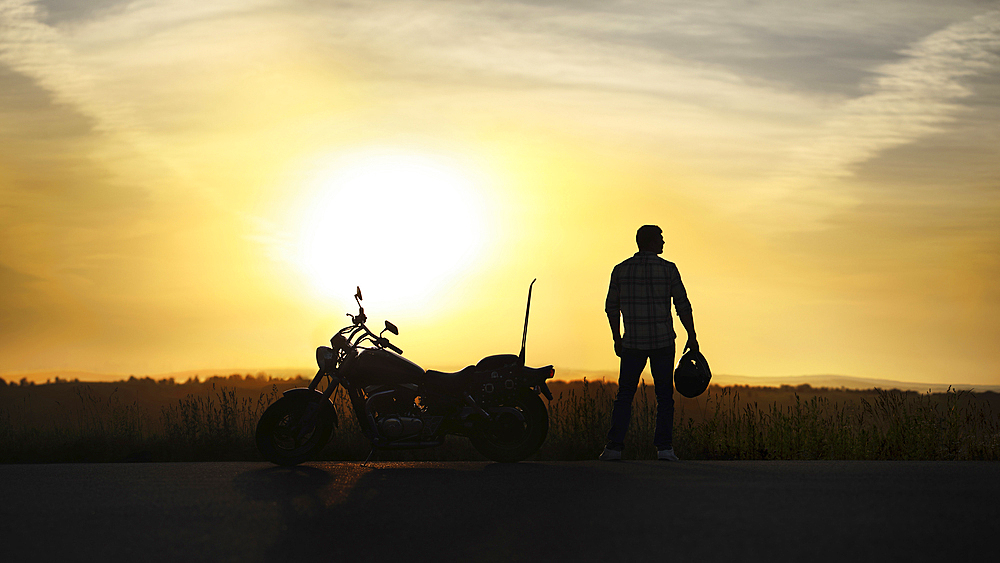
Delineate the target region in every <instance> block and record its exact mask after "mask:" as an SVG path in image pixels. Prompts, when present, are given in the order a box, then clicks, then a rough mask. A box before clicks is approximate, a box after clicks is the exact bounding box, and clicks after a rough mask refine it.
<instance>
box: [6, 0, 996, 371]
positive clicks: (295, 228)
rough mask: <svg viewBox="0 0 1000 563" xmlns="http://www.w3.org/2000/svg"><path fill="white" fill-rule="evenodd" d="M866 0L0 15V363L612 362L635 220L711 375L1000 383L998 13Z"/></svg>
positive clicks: (147, 8) (308, 4)
mask: <svg viewBox="0 0 1000 563" xmlns="http://www.w3.org/2000/svg"><path fill="white" fill-rule="evenodd" d="M867 4H868V3H857V2H847V1H829V2H823V1H820V2H806V3H803V2H793V1H790V0H785V1H774V2H757V3H746V2H741V1H737V0H719V1H712V0H701V1H698V2H615V1H601V2H589V1H582V2H581V1H573V2H568V1H567V2H530V1H526V2H510V1H495V2H493V1H485V2H475V3H463V2H451V1H428V0H409V1H391V0H383V1H378V2H315V1H306V0H303V1H253V0H238V1H237V0H197V1H194V0H164V1H157V2H151V1H134V2H128V1H118V0H99V1H90V2H73V1H71V0H47V1H38V2H28V1H23V0H0V374H13V373H20V372H26V371H32V370H54V369H74V370H86V371H94V372H101V373H121V374H127V373H135V374H158V373H165V372H170V371H180V370H189V369H200V368H211V367H223V366H225V367H230V366H231V367H245V368H248V369H255V370H256V369H266V368H277V367H298V366H309V365H310V363H311V361H312V357H313V352H312V350H313V348H314V347H315V346H318V345H321V344H323V343H324V342H325V341H326V340H327V339H328V338H329V336H330V335H331V334H332V333H333V332H335V331H336V330H337V329H338V328H340V327H341V326H342V325H343V324H344V323H345V322H346V317H345V316H344V313H345V312H348V311H351V310H352V305H353V300H352V299H351V296H352V295H353V290H354V286H355V285H361V287H362V290H363V291H364V294H365V305H366V311H367V312H368V314H369V316H370V317H371V318H372V319H373V323H374V324H375V325H378V324H380V323H381V320H382V319H384V318H387V319H389V320H391V321H393V322H394V323H395V324H396V325H398V326H399V328H400V336H399V337H397V338H395V339H394V342H396V343H397V344H398V345H399V346H400V347H402V348H403V349H404V350H406V353H407V356H408V357H410V358H411V359H413V360H414V361H416V362H417V363H418V364H420V365H422V366H423V367H425V368H438V369H442V368H450V367H460V366H462V365H465V364H468V363H473V362H475V361H476V360H478V358H480V357H482V356H484V355H488V354H493V353H507V352H516V350H517V347H518V345H519V343H520V335H521V334H520V333H521V322H522V320H523V312H524V309H523V308H524V298H525V296H526V291H527V287H528V283H529V282H530V281H531V280H532V279H533V278H536V277H537V278H538V282H537V283H536V285H535V292H534V297H533V302H532V324H531V327H530V329H529V338H528V362H529V363H530V364H535V365H540V364H548V363H554V364H555V365H556V366H557V369H566V370H573V369H583V370H610V369H615V368H616V365H617V363H616V361H617V358H616V357H615V356H614V354H613V351H612V346H611V338H610V334H609V329H608V326H607V319H606V317H605V315H604V311H603V307H604V297H605V294H606V292H607V284H608V279H609V276H610V272H611V268H612V267H613V266H614V265H615V264H616V263H618V262H620V261H621V260H623V259H625V258H627V257H628V256H630V255H631V254H632V253H633V252H634V251H635V243H634V235H635V230H636V228H638V227H639V226H640V225H642V224H646V223H652V224H657V225H660V226H661V227H662V228H663V230H664V237H665V239H666V245H665V250H664V257H665V258H667V259H668V260H671V261H673V262H675V263H676V264H677V265H678V267H679V269H680V271H681V274H682V276H683V279H684V281H685V284H686V285H687V288H688V293H689V296H690V297H691V301H692V304H693V306H694V316H695V322H696V325H697V327H698V333H699V337H700V338H699V339H700V341H701V345H702V350H703V352H705V354H706V356H707V357H708V358H709V360H710V361H711V363H712V367H713V371H714V372H715V373H719V374H733V375H749V376H782V375H810V374H815V375H819V374H841V375H849V376H857V377H869V378H882V379H893V380H899V381H913V382H929V383H930V382H933V383H963V384H979V385H987V384H988V385H996V384H1000V346H997V342H1000V283H998V281H997V280H998V279H1000V4H998V3H997V2H992V1H981V0H966V1H956V2H948V3H942V2H939V1H937V0H926V1H921V0H907V1H902V0H898V1H897V0H887V1H884V2H877V3H874V4H873V5H867ZM677 329H678V331H679V333H680V334H681V336H680V339H681V341H683V338H684V337H683V330H682V329H681V328H680V325H679V323H677ZM8 378H9V377H8Z"/></svg>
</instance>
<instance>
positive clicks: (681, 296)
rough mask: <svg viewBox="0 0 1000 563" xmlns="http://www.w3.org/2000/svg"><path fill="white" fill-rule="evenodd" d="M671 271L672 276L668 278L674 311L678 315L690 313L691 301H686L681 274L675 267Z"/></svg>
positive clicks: (685, 291)
mask: <svg viewBox="0 0 1000 563" xmlns="http://www.w3.org/2000/svg"><path fill="white" fill-rule="evenodd" d="M673 270H674V271H673V272H671V274H673V275H671V276H670V297H672V298H673V300H674V309H676V310H677V314H678V315H680V314H681V313H690V312H691V301H690V300H689V299H688V296H687V290H686V289H684V282H682V281H681V273H680V271H679V270H678V269H677V268H676V267H674V269H673Z"/></svg>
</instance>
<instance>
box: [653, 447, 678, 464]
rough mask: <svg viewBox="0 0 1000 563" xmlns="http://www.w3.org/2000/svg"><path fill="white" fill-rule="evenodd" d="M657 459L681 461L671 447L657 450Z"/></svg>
mask: <svg viewBox="0 0 1000 563" xmlns="http://www.w3.org/2000/svg"><path fill="white" fill-rule="evenodd" d="M656 459H659V460H663V461H680V459H678V458H677V456H676V455H674V449H673V448H670V449H667V450H660V451H658V452H656Z"/></svg>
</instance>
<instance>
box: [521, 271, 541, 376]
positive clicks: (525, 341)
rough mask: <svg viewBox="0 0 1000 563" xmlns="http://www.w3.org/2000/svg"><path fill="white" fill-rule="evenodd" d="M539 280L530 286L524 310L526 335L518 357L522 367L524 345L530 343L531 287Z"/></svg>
mask: <svg viewBox="0 0 1000 563" xmlns="http://www.w3.org/2000/svg"><path fill="white" fill-rule="evenodd" d="M536 281H538V278H535V279H533V280H531V284H530V285H528V306H527V307H525V309H524V334H522V335H521V354H520V355H519V356H518V357H517V358H518V359H519V360H520V361H521V366H522V367H523V366H524V345H525V344H527V342H528V312H529V311H531V286H533V285H535V282H536Z"/></svg>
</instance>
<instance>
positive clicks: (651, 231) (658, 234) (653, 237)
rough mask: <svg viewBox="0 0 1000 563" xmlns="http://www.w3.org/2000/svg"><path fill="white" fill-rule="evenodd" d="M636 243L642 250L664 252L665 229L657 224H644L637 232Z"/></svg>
mask: <svg viewBox="0 0 1000 563" xmlns="http://www.w3.org/2000/svg"><path fill="white" fill-rule="evenodd" d="M635 243H636V244H637V245H638V246H639V250H640V251H642V252H655V253H656V254H661V253H663V231H662V230H660V228H659V227H657V226H656V225H643V226H641V227H639V230H638V231H636V233H635Z"/></svg>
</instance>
